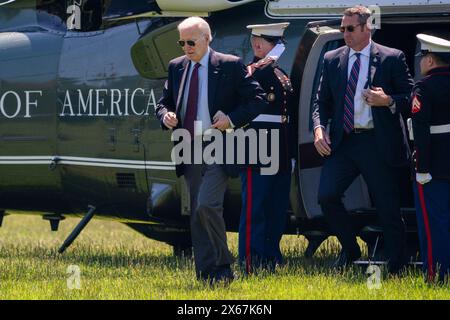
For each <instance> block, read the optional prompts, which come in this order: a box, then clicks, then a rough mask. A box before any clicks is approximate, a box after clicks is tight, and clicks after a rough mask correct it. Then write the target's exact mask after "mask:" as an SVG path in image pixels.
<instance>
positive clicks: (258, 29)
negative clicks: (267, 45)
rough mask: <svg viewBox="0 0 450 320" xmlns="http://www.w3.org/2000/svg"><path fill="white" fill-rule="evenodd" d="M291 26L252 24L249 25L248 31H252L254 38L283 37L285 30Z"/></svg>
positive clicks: (284, 24)
mask: <svg viewBox="0 0 450 320" xmlns="http://www.w3.org/2000/svg"><path fill="white" fill-rule="evenodd" d="M288 25H289V22H281V23H270V24H252V25H248V26H247V29H251V30H252V35H254V36H258V37H261V36H268V37H282V36H283V32H284V29H286V28H287V27H288Z"/></svg>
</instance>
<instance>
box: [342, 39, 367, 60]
mask: <svg viewBox="0 0 450 320" xmlns="http://www.w3.org/2000/svg"><path fill="white" fill-rule="evenodd" d="M371 47H372V40H369V44H368V45H367V46H365V47H364V49H362V50H361V51H355V50H353V49H352V48H350V53H349V54H348V57H349V58H351V57H352V56H353V55H354V54H355V53H360V54H361V55H363V56H366V57H370V48H371Z"/></svg>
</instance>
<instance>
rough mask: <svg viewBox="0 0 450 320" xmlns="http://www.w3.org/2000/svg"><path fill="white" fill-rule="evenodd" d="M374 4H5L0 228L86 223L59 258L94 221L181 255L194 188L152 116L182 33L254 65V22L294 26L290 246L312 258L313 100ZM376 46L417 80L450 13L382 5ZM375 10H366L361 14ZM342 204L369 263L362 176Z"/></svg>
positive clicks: (230, 210) (370, 210) (409, 212)
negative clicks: (35, 221) (401, 56)
mask: <svg viewBox="0 0 450 320" xmlns="http://www.w3.org/2000/svg"><path fill="white" fill-rule="evenodd" d="M360 2H362V4H363V5H370V4H371V3H370V2H369V1H347V2H345V3H340V4H334V3H332V2H331V1H327V0H317V1H304V0H303V1H302V0H278V1H269V0H266V1H261V0H234V1H231V0H190V1H175V0H146V1H143V0H132V1H126V2H125V1H118V0H3V1H0V207H1V208H3V209H1V210H0V226H1V224H2V221H3V218H4V217H5V216H7V215H8V214H9V211H12V210H14V211H20V212H25V213H36V212H39V214H41V215H42V217H43V219H45V220H48V221H49V223H50V226H51V230H53V231H57V230H58V226H59V223H60V222H61V221H62V220H64V219H65V217H67V216H76V217H81V218H82V219H81V221H80V223H79V224H78V225H77V226H76V227H75V229H74V230H73V232H72V233H71V234H70V235H69V236H68V237H67V239H66V241H65V242H64V243H63V244H62V246H61V247H60V248H59V252H60V253H62V252H64V251H65V250H66V248H67V247H69V246H70V245H71V243H72V242H73V241H74V240H75V239H76V237H77V236H78V235H79V233H80V232H81V231H82V230H83V228H84V227H85V226H86V225H87V224H88V223H89V221H90V220H91V219H92V218H93V217H94V216H95V217H96V218H105V219H111V220H114V221H117V222H120V223H124V224H125V225H127V226H129V227H130V228H132V229H134V230H135V231H137V232H139V233H141V234H142V235H144V236H146V237H149V238H152V239H155V240H158V241H162V242H165V243H167V244H169V245H171V246H173V248H174V253H175V254H177V255H179V254H184V253H188V252H189V251H190V249H191V247H192V245H191V240H190V234H189V196H188V194H189V190H188V189H187V187H186V184H185V182H184V179H182V178H177V177H176V175H175V165H174V163H173V162H172V161H171V158H170V154H171V148H172V143H171V140H170V132H163V131H162V130H161V129H160V123H159V121H158V120H157V119H156V117H155V115H154V108H155V107H156V104H157V101H158V98H159V97H160V96H161V93H162V89H163V86H164V82H165V80H166V78H167V71H168V70H167V66H168V62H169V61H170V60H171V59H173V58H175V57H177V56H180V55H182V54H183V53H182V51H181V49H180V47H179V46H178V44H177V40H178V31H177V25H178V23H179V22H180V21H181V20H182V19H184V18H185V17H188V16H193V15H195V16H201V17H204V18H205V19H206V20H207V21H208V23H209V24H210V26H211V29H212V31H213V41H212V43H211V47H212V48H213V49H214V50H217V51H220V52H223V53H229V54H234V55H236V56H239V57H241V58H242V59H243V61H251V59H252V58H253V53H252V50H251V45H250V37H249V34H248V32H247V30H246V26H247V25H249V24H260V23H274V22H278V21H286V22H290V26H289V28H288V29H287V30H286V32H285V39H286V41H287V48H286V51H285V53H284V54H283V55H282V56H281V57H280V59H279V61H278V62H279V64H280V66H281V67H282V68H283V69H284V70H285V71H286V72H288V74H290V78H291V81H292V85H293V87H294V96H295V99H296V100H295V101H298V105H297V108H298V109H297V110H298V117H297V119H296V120H297V121H298V128H299V129H298V145H297V158H296V165H295V167H294V170H293V172H292V176H293V177H292V183H291V192H290V200H291V201H290V202H291V203H290V209H289V217H288V221H287V227H286V231H285V233H286V234H294V235H295V234H296V235H303V236H305V238H306V239H307V240H308V247H307V249H306V252H305V256H309V257H311V256H312V255H313V254H314V252H315V251H316V249H317V248H318V247H319V246H320V244H321V243H322V242H323V241H324V240H325V239H326V238H327V237H328V236H330V235H332V234H331V232H330V231H329V229H328V227H327V225H326V223H325V222H324V221H323V217H322V213H321V210H320V207H319V205H318V203H317V192H318V184H319V177H320V171H321V166H322V163H323V160H322V158H321V157H320V156H319V154H318V153H317V152H316V150H315V148H314V144H313V134H312V131H313V128H312V126H313V125H312V120H311V112H312V101H313V98H314V93H315V92H316V90H317V87H318V84H319V80H320V75H321V71H322V69H321V67H322V66H321V61H322V58H323V56H324V54H325V52H326V51H328V50H332V49H335V48H337V47H339V46H342V45H343V44H344V41H343V35H342V34H341V33H340V32H339V25H340V18H341V14H342V12H343V10H344V9H345V8H347V7H350V6H352V5H355V4H360ZM372 7H373V12H374V13H375V15H374V16H375V17H377V19H379V20H380V21H379V22H381V23H379V24H380V25H379V26H378V28H376V30H375V33H374V35H373V39H374V40H375V41H377V42H379V43H381V44H383V45H387V46H391V47H395V48H398V49H401V50H402V51H403V52H404V53H405V55H406V58H407V62H408V65H409V67H410V70H411V72H412V74H413V75H414V77H415V79H416V80H417V79H419V78H420V72H419V71H418V70H419V69H418V61H417V59H416V58H415V53H416V52H417V50H418V48H419V44H418V42H417V40H416V38H415V35H416V34H417V33H421V32H433V33H434V34H436V35H438V36H443V37H446V36H447V37H448V36H449V35H450V1H449V0H443V1H428V2H426V3H424V2H420V1H402V0H398V1H385V0H382V1H378V2H377V6H372ZM369 8H371V7H369ZM398 174H399V177H400V181H401V182H400V185H399V190H400V191H401V204H402V216H403V219H404V221H405V224H406V227H407V235H408V243H409V247H410V252H411V257H416V256H417V248H418V242H417V228H416V218H415V209H414V203H413V197H412V191H411V182H410V177H409V176H410V173H409V168H405V169H404V170H403V169H399V172H398ZM224 203H225V207H224V218H225V222H226V226H227V230H228V231H231V232H236V231H237V230H238V225H239V216H240V206H241V190H240V183H239V181H238V180H236V179H230V180H229V185H228V189H227V192H226V195H225V202H224ZM344 203H345V205H346V207H347V208H348V209H349V211H350V212H351V215H352V221H353V222H354V228H355V229H356V230H357V232H358V234H359V236H360V237H361V238H362V239H363V240H364V241H366V242H367V244H368V248H369V254H370V256H371V257H372V258H375V257H376V255H377V254H378V253H379V252H381V251H382V230H381V229H380V227H379V226H378V223H377V218H376V210H375V208H374V207H373V204H372V200H371V196H370V194H369V192H368V189H367V186H366V184H365V182H364V180H363V178H362V177H359V178H358V179H356V180H355V182H354V183H353V184H352V185H351V186H350V188H349V189H348V190H347V192H346V194H345V198H344Z"/></svg>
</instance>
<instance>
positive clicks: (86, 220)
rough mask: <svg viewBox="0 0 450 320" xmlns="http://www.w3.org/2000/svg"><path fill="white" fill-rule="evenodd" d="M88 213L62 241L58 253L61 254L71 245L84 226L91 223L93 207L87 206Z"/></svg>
mask: <svg viewBox="0 0 450 320" xmlns="http://www.w3.org/2000/svg"><path fill="white" fill-rule="evenodd" d="M88 208H89V211H88V213H87V214H86V215H85V216H84V217H83V219H81V221H80V223H78V224H77V226H76V227H75V229H73V231H72V233H71V234H70V235H69V236H68V237H67V239H66V240H65V241H64V243H63V245H62V246H61V248H59V250H58V253H63V252H64V251H65V250H66V249H67V248H68V247H69V246H70V245H71V244H72V242H73V241H74V240H75V239H76V238H77V237H78V235H79V234H80V232H81V231H83V229H84V228H85V227H86V225H87V224H88V223H89V221H91V219H92V217H93V216H94V211H95V207H94V206H88Z"/></svg>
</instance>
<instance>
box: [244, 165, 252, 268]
mask: <svg viewBox="0 0 450 320" xmlns="http://www.w3.org/2000/svg"><path fill="white" fill-rule="evenodd" d="M252 192H253V191H252V168H250V167H248V168H247V225H246V233H245V234H246V239H245V240H246V243H245V265H246V270H247V273H250V272H251V268H250V266H251V262H252V261H251V259H252V257H251V252H250V244H251V238H252V235H251V231H252V199H253V194H252Z"/></svg>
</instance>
